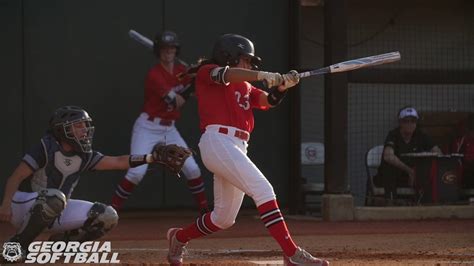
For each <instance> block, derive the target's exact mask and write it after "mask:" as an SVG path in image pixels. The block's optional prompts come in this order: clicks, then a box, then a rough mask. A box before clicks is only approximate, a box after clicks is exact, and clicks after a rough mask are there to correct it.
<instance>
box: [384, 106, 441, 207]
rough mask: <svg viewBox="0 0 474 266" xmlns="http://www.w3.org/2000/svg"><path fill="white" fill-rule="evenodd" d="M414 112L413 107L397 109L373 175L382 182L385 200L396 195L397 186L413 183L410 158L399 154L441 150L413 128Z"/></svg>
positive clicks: (414, 122) (415, 127)
mask: <svg viewBox="0 0 474 266" xmlns="http://www.w3.org/2000/svg"><path fill="white" fill-rule="evenodd" d="M418 118H419V117H418V113H417V111H416V110H415V108H413V107H411V106H406V107H403V108H402V109H400V111H399V112H398V124H399V126H398V127H397V128H395V129H393V130H391V131H390V132H389V133H388V136H387V138H386V139H385V143H384V145H385V147H384V150H383V155H382V162H381V164H380V166H379V169H378V174H377V178H379V181H380V182H377V183H381V184H383V187H384V189H385V198H386V199H390V200H393V199H396V198H397V187H413V185H414V182H415V171H414V170H413V166H414V161H413V160H412V159H411V158H408V157H402V156H400V155H401V154H403V153H412V152H426V151H431V152H437V153H440V154H441V150H440V149H439V147H438V146H436V145H435V144H434V143H433V141H432V140H431V138H430V137H429V136H428V135H426V134H425V133H423V132H422V131H421V130H420V129H418V128H417V122H418Z"/></svg>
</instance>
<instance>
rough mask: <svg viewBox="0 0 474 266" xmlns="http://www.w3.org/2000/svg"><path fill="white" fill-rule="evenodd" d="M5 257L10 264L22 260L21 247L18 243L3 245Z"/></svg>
mask: <svg viewBox="0 0 474 266" xmlns="http://www.w3.org/2000/svg"><path fill="white" fill-rule="evenodd" d="M2 255H3V257H4V258H5V259H6V260H7V261H9V262H15V261H17V260H19V259H20V258H21V255H22V254H21V245H20V243H18V242H5V243H3V253H2Z"/></svg>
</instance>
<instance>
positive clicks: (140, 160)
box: [128, 154, 153, 168]
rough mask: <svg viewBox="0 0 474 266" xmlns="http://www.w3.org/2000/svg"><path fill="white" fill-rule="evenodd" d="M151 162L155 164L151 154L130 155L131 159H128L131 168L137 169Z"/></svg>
mask: <svg viewBox="0 0 474 266" xmlns="http://www.w3.org/2000/svg"><path fill="white" fill-rule="evenodd" d="M151 162H153V157H152V155H151V154H144V155H130V157H129V158H128V164H130V168H133V167H137V166H140V165H144V164H147V163H151Z"/></svg>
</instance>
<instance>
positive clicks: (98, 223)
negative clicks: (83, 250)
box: [49, 202, 118, 242]
mask: <svg viewBox="0 0 474 266" xmlns="http://www.w3.org/2000/svg"><path fill="white" fill-rule="evenodd" d="M117 223H118V214H117V212H116V211H115V209H114V208H112V206H107V205H105V204H103V203H100V202H96V203H94V205H92V207H91V209H90V210H89V212H88V213H87V220H86V221H85V222H84V225H83V226H82V227H81V228H78V229H74V230H70V231H66V232H64V233H59V234H55V235H52V236H51V237H50V238H49V240H52V241H79V242H84V241H90V240H95V239H98V238H100V237H102V236H103V235H105V233H107V232H108V231H110V230H112V228H114V227H115V226H116V225H117Z"/></svg>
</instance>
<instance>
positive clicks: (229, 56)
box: [212, 34, 262, 69]
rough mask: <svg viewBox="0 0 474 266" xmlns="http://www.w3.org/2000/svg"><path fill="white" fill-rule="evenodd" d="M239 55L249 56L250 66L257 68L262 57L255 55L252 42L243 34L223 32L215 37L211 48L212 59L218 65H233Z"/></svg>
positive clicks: (236, 62)
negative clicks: (215, 39) (217, 37)
mask: <svg viewBox="0 0 474 266" xmlns="http://www.w3.org/2000/svg"><path fill="white" fill-rule="evenodd" d="M241 55H247V56H250V57H251V61H250V63H251V64H252V67H253V68H255V69H257V68H259V66H260V64H261V62H262V59H261V58H260V57H258V56H256V55H255V49H254V47H253V43H252V42H251V41H250V40H249V39H247V38H245V37H244V36H241V35H237V34H224V35H222V36H220V37H219V39H217V41H216V42H215V44H214V49H213V50H212V59H213V60H214V61H215V62H216V63H217V64H218V65H220V66H226V65H229V66H235V65H237V64H238V63H239V59H240V56H241Z"/></svg>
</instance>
